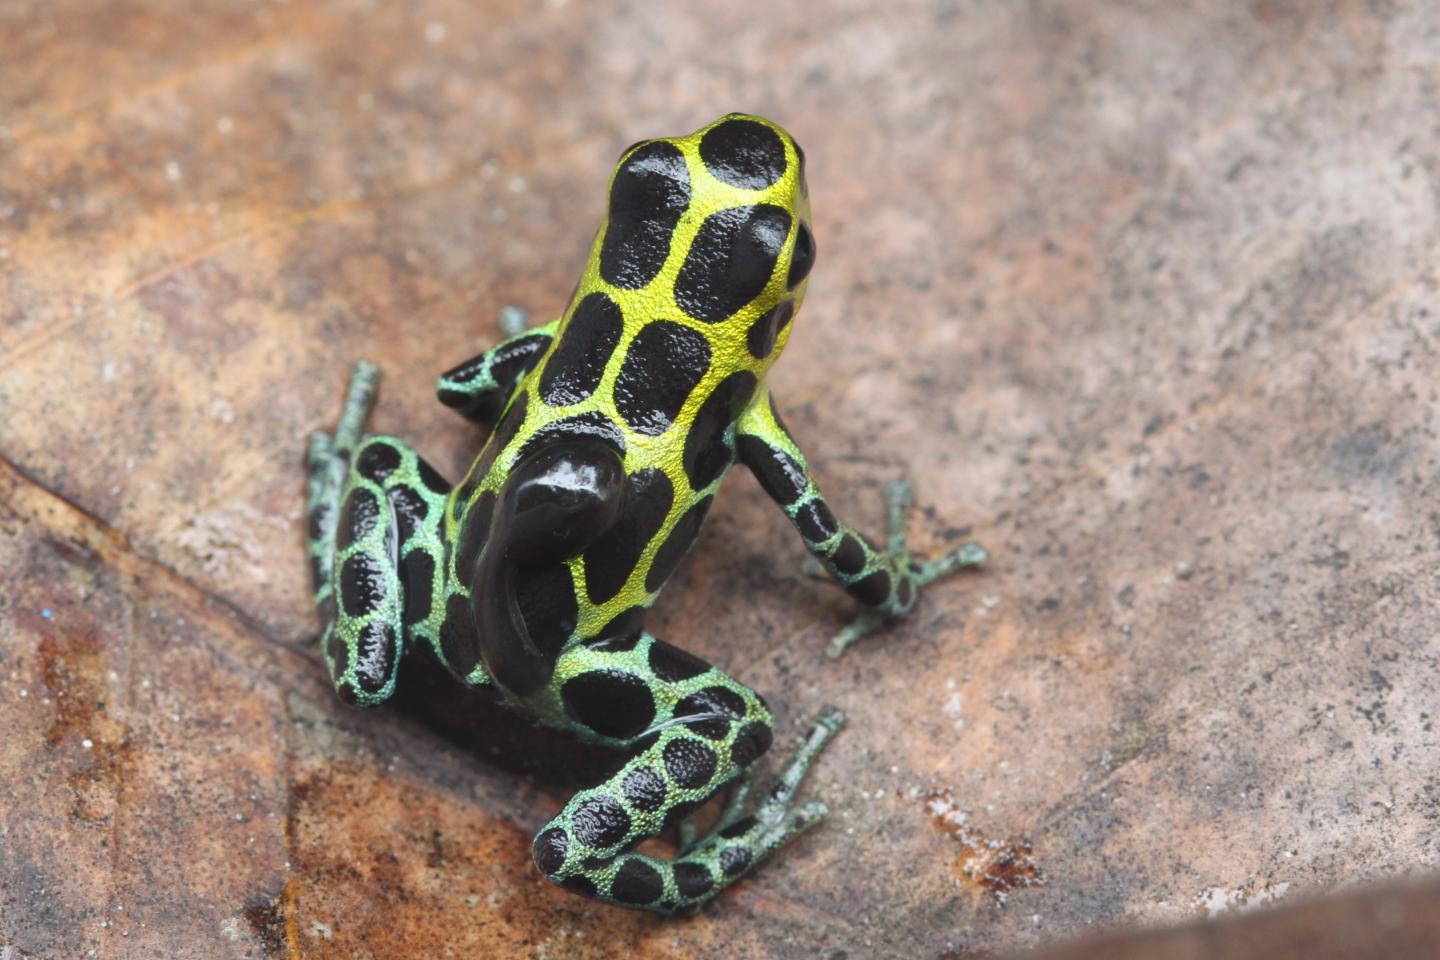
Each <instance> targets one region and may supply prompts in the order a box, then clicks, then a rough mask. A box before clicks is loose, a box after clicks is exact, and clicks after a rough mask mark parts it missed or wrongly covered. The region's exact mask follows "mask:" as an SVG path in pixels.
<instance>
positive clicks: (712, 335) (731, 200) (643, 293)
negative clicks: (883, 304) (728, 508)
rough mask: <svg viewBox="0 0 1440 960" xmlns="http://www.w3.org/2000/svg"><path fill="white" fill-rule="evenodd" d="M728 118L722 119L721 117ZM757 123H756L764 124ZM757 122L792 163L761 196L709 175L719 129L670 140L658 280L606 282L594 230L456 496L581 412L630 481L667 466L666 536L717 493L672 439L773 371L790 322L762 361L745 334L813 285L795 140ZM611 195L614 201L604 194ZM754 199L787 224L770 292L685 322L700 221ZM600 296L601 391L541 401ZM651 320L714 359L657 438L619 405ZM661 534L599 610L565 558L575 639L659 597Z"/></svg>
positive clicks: (489, 480) (491, 480) (600, 236)
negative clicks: (617, 438) (512, 433)
mask: <svg viewBox="0 0 1440 960" xmlns="http://www.w3.org/2000/svg"><path fill="white" fill-rule="evenodd" d="M724 119H725V118H721V120H724ZM751 119H755V120H759V118H751ZM719 122H721V121H716V123H719ZM759 122H762V123H766V124H767V126H770V127H771V128H772V129H774V130H775V131H776V132H777V133H779V134H780V141H781V143H782V144H783V145H784V149H785V157H786V166H785V173H784V174H783V175H782V176H781V177H780V179H779V180H778V181H776V182H775V183H774V184H772V185H771V186H769V187H766V188H764V189H760V190H746V189H741V188H739V187H734V186H731V185H729V184H727V183H724V182H723V181H721V180H718V179H716V178H715V177H714V176H713V175H711V173H710V172H709V170H708V168H707V167H706V166H705V164H704V162H703V161H702V160H701V159H700V153H699V151H700V139H701V137H702V136H703V135H704V134H705V132H706V131H707V130H709V129H710V127H712V126H714V124H710V125H709V126H706V127H703V128H701V129H700V130H697V131H696V132H694V133H692V134H690V135H689V136H685V137H671V138H664V142H666V143H670V144H673V145H674V146H675V147H677V148H678V149H679V150H680V152H681V153H682V154H683V155H684V157H685V165H686V168H687V170H688V172H689V175H690V184H691V193H692V199H691V201H690V205H689V208H688V209H687V210H686V211H685V212H684V213H683V214H682V215H681V217H680V221H679V224H678V225H677V226H676V228H675V231H674V233H673V234H672V235H671V241H670V253H669V256H668V257H666V259H665V264H664V266H663V267H661V269H660V272H659V274H658V275H657V276H656V277H655V279H654V280H652V281H651V282H650V283H648V284H646V285H645V286H643V287H641V288H639V289H636V290H626V289H622V288H620V287H616V286H614V285H612V284H608V283H606V282H605V281H604V280H603V279H601V277H600V248H601V242H602V241H603V240H604V237H605V230H606V225H605V224H602V225H601V226H600V229H599V230H598V231H596V234H595V241H594V243H592V244H591V246H590V256H589V257H588V258H587V259H586V261H585V271H584V272H583V273H582V274H581V275H580V283H579V285H578V286H577V287H576V289H575V293H574V295H573V296H572V297H571V298H570V304H569V306H568V307H567V308H566V310H565V312H564V313H563V314H562V315H561V316H560V317H559V319H558V320H556V321H554V322H553V333H552V335H553V337H554V340H553V341H552V343H551V346H550V348H549V349H548V350H547V351H546V352H545V354H544V356H543V357H542V358H541V360H540V361H539V362H538V363H537V364H536V365H535V367H534V368H533V369H532V370H531V372H530V373H529V374H528V375H527V376H525V377H524V378H523V379H522V380H521V381H520V383H519V384H518V385H517V388H516V396H517V397H518V396H519V395H521V394H524V395H526V396H527V398H528V402H527V404H526V415H525V420H524V423H523V425H522V426H521V427H520V429H519V431H518V433H517V436H516V439H515V440H514V441H512V442H511V443H510V445H509V446H508V447H507V448H506V449H505V450H504V451H503V452H501V453H500V455H499V456H498V457H496V458H495V460H494V462H493V463H492V464H491V465H490V467H489V469H488V470H485V471H484V473H483V475H481V476H477V475H476V473H477V467H480V466H482V465H483V461H482V460H478V459H477V460H476V462H475V463H474V464H472V465H471V468H470V472H469V473H467V474H466V476H465V478H464V479H463V480H462V481H461V484H460V486H459V487H458V488H457V495H458V491H459V490H463V489H465V488H467V487H470V486H472V485H473V486H474V493H473V494H472V495H471V497H470V499H469V501H468V503H474V502H475V500H477V499H478V498H479V497H480V496H481V494H483V493H484V492H485V491H487V490H490V491H495V490H499V488H500V486H501V484H503V483H504V482H505V480H506V478H507V476H508V475H509V471H510V469H511V467H512V466H513V465H514V463H515V459H516V456H517V454H518V452H519V450H520V448H521V447H522V446H524V443H525V440H526V439H527V438H529V437H532V436H534V435H535V434H536V432H538V431H539V430H541V429H542V428H543V427H545V425H547V424H550V423H554V422H556V421H558V420H562V419H564V418H566V417H570V416H573V415H575V414H577V413H585V412H590V411H596V412H599V413H601V414H604V415H605V416H606V417H607V418H608V419H609V420H610V421H611V422H612V423H614V424H615V425H616V426H617V427H619V428H620V431H621V432H622V434H623V435H624V440H625V453H624V469H625V473H626V474H627V475H628V474H633V473H635V472H637V471H639V470H643V469H645V468H646V467H656V468H659V469H660V470H663V471H664V472H665V474H666V475H667V476H668V477H669V478H670V482H671V484H672V486H673V488H674V490H675V491H676V492H677V496H676V497H675V501H674V503H673V504H672V505H671V507H670V511H669V513H668V515H667V517H666V520H665V524H664V527H663V531H668V530H669V529H671V528H672V527H673V526H674V524H675V522H676V521H677V520H679V519H680V517H681V516H682V515H683V514H684V513H685V511H686V510H688V509H690V507H692V506H693V505H694V504H695V502H696V501H698V500H700V499H702V498H703V497H705V496H707V495H709V494H711V493H713V492H714V490H715V488H717V487H718V486H719V485H720V480H721V478H722V477H723V473H722V474H721V477H717V478H716V479H715V480H714V482H712V483H711V484H709V485H708V486H706V487H704V488H703V489H701V490H692V489H691V487H690V484H689V482H688V480H687V478H686V476H685V471H684V469H683V468H682V466H681V451H682V449H683V446H682V444H681V443H677V442H676V438H677V437H683V436H685V434H686V433H687V431H688V430H689V429H690V427H691V425H692V424H693V423H694V420H695V414H696V413H697V412H698V411H699V409H700V405H701V403H703V402H704V400H705V398H706V397H708V396H709V395H710V393H711V391H712V390H713V389H714V388H715V385H716V384H718V383H720V381H722V380H724V379H725V378H726V377H727V376H729V375H730V374H732V373H734V372H735V371H737V370H748V371H750V372H751V373H753V374H754V375H755V378H756V380H757V381H759V382H762V383H763V381H764V379H765V374H766V372H767V371H768V370H769V369H770V365H771V364H772V363H774V362H775V359H776V358H777V357H779V356H780V351H781V350H783V349H784V347H785V344H786V342H788V341H789V339H790V331H791V328H792V325H791V324H786V325H785V327H784V329H782V330H781V331H780V332H779V336H778V337H777V339H776V345H775V349H774V350H772V351H771V352H770V353H769V354H768V355H766V356H765V357H763V358H761V359H756V358H755V357H753V356H751V354H750V351H749V350H748V349H747V348H746V344H745V337H746V332H747V331H748V330H749V329H750V326H751V324H752V323H753V322H754V321H755V320H756V319H757V318H759V317H760V316H761V315H762V314H764V313H766V312H767V311H768V310H770V309H771V308H773V307H774V306H775V305H776V304H777V303H779V302H780V301H781V300H782V299H785V298H786V297H789V298H790V299H791V300H792V302H793V304H794V306H795V308H796V309H797V310H798V308H799V306H800V304H801V302H802V301H803V300H804V297H805V288H806V286H807V285H808V279H807V280H804V281H801V283H800V284H799V285H798V286H797V287H796V288H795V289H794V290H793V291H789V290H786V288H785V278H786V274H787V272H788V271H789V268H790V259H791V257H792V255H793V253H794V245H795V234H796V232H797V231H798V230H799V229H800V225H801V224H802V223H809V220H810V201H809V198H808V197H807V196H806V195H805V191H804V190H803V189H802V185H801V181H800V162H799V157H798V156H797V154H796V151H795V145H794V142H793V141H792V140H791V139H790V137H789V136H788V135H787V134H785V133H784V131H783V130H781V129H780V128H779V127H778V126H775V125H773V124H769V123H768V121H759ZM653 142H655V141H645V143H653ZM640 146H641V144H637V145H636V146H635V147H632V148H631V149H629V150H627V151H626V152H625V153H624V154H623V155H622V156H621V158H620V164H623V163H624V160H625V158H626V157H628V156H629V155H630V154H631V153H633V152H635V150H636V149H638V148H639V147H640ZM619 169H620V166H619V165H618V164H617V167H616V172H618V171H619ZM614 179H615V173H612V174H611V181H610V182H611V184H612V185H613V183H614ZM606 193H607V195H608V193H609V190H608V188H607V191H606ZM758 203H768V204H774V205H776V206H779V207H781V208H783V209H785V210H787V211H788V212H789V213H790V220H791V224H790V232H789V234H788V235H787V237H786V239H785V247H784V252H783V253H782V254H781V256H780V258H779V261H778V262H777V263H776V265H775V269H774V271H773V273H772V275H771V277H770V279H769V281H768V282H767V283H766V285H765V288H764V290H763V291H762V293H761V294H760V295H759V296H758V297H756V298H755V299H754V300H752V301H751V302H750V303H748V304H747V305H745V306H743V307H741V308H740V310H739V311H737V312H736V313H735V314H733V315H732V318H731V319H728V320H726V321H725V322H724V323H714V324H711V323H704V322H702V321H700V320H695V319H693V318H691V317H689V316H687V315H686V314H685V312H684V311H683V310H682V309H681V308H680V307H679V306H678V305H677V304H676V302H675V294H674V288H675V280H676V277H677V276H678V274H679V273H680V267H681V264H683V263H684V262H685V258H686V255H687V254H688V253H689V251H690V247H691V245H692V244H693V243H694V241H695V235H696V233H697V232H698V231H699V230H700V225H701V223H702V222H704V220H705V218H706V217H707V216H709V215H710V214H712V213H715V212H716V211H719V210H725V209H728V208H731V207H740V206H746V205H750V204H758ZM597 291H599V292H603V293H605V294H606V295H608V296H609V297H610V298H611V299H613V300H614V301H615V302H616V303H617V304H619V306H620V309H621V311H622V313H623V315H624V327H623V332H622V333H621V337H620V343H619V346H618V347H617V348H616V349H615V351H614V352H613V353H612V354H611V355H610V360H609V362H608V363H607V364H606V366H605V373H604V375H603V376H602V377H601V380H600V385H599V387H598V388H596V390H595V392H594V393H592V394H591V395H590V396H589V397H588V398H587V399H585V400H583V401H581V402H580V403H576V404H571V405H567V406H563V407H553V406H550V405H548V404H546V403H544V402H542V401H541V399H540V396H539V381H540V371H541V370H542V369H544V366H545V361H546V360H548V359H549V357H550V356H551V354H553V353H554V352H555V349H556V347H557V346H558V345H559V343H560V342H561V339H562V338H563V337H564V335H565V331H566V327H567V325H568V323H569V320H570V317H571V315H572V314H573V313H574V310H575V306H576V304H578V303H580V302H581V301H582V300H584V299H585V297H586V296H588V295H589V294H591V293H594V292H597ZM655 318H665V319H667V320H670V321H673V322H676V323H680V324H683V325H684V326H686V327H689V328H690V329H692V330H695V331H696V332H697V333H699V334H701V335H702V336H704V337H705V338H706V340H707V341H708V342H709V344H710V350H711V362H710V368H709V370H708V371H707V372H706V373H705V375H704V377H703V379H701V381H700V382H699V384H698V385H697V386H696V387H695V389H694V390H693V391H692V392H691V393H690V396H689V398H688V399H687V400H686V401H685V404H684V406H683V407H682V408H681V410H680V413H679V415H678V416H677V417H676V418H675V423H674V425H673V426H671V427H670V428H669V429H668V430H666V431H665V432H664V433H662V434H660V435H658V436H646V435H645V434H642V433H638V432H636V431H635V430H633V429H631V428H630V427H629V425H628V424H627V423H626V421H625V419H624V418H623V417H621V416H620V415H619V412H618V411H617V410H616V408H615V400H614V384H615V378H616V377H617V376H618V375H619V372H620V366H621V364H622V363H623V362H624V359H625V356H626V351H627V347H628V346H629V344H630V342H631V341H633V340H634V338H635V336H636V335H637V334H639V332H640V330H641V329H642V328H644V327H645V326H646V325H647V324H648V323H650V322H652V321H653V320H654V319H655ZM551 326H552V325H547V327H546V328H543V329H551ZM511 402H512V403H514V400H513V399H512V401H511ZM756 405H758V406H759V407H760V408H761V409H766V408H767V406H768V401H767V399H766V391H765V389H764V388H763V387H762V388H761V389H760V390H759V391H757V392H756V395H755V399H754V401H752V406H756ZM468 503H467V506H468ZM447 518H448V519H447V521H446V539H447V540H450V541H452V542H453V541H454V540H455V539H458V537H459V531H458V527H459V522H458V521H457V520H455V518H454V514H453V511H452V512H450V513H447ZM663 531H662V535H660V536H656V537H655V538H654V539H653V540H652V541H651V543H650V544H649V546H648V547H647V548H646V550H645V552H644V554H643V555H642V558H641V561H640V563H639V564H638V565H637V566H636V567H635V569H634V571H633V572H632V573H631V575H630V577H629V579H628V580H627V581H626V583H625V586H624V587H623V588H622V589H621V591H620V592H619V593H618V594H617V595H616V596H615V597H613V598H612V599H610V600H608V601H606V602H605V603H604V604H602V605H600V606H598V607H597V606H595V605H593V604H591V603H590V602H589V601H588V599H585V596H584V595H585V565H584V562H583V560H582V558H581V557H580V556H575V557H573V558H571V560H570V561H569V566H570V572H571V575H572V576H573V577H574V581H575V587H576V595H577V596H578V597H580V624H579V630H578V631H577V632H578V635H579V636H593V635H594V633H595V631H597V630H598V629H599V628H600V627H601V626H602V625H603V624H604V623H606V622H607V621H608V620H609V619H610V618H611V617H613V616H615V615H616V614H618V613H620V612H621V611H623V610H626V609H628V608H630V607H632V606H636V605H645V606H648V605H649V604H650V603H651V602H653V601H654V599H655V597H656V596H658V594H659V590H656V591H653V592H652V591H647V590H646V589H645V585H644V584H645V574H646V572H647V571H648V570H649V567H650V564H651V561H652V560H653V559H654V556H655V552H656V550H657V549H658V548H659V545H660V542H661V541H662V540H663ZM483 670H484V667H483V665H477V667H476V673H475V674H472V676H471V677H470V678H469V679H470V682H476V681H481V682H483V680H484V676H483Z"/></svg>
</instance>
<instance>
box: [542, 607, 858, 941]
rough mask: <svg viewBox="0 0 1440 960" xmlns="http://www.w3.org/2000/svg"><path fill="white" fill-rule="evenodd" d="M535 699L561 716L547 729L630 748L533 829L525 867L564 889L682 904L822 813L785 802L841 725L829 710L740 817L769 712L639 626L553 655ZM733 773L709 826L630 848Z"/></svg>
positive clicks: (767, 733) (650, 905)
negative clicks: (663, 852)
mask: <svg viewBox="0 0 1440 960" xmlns="http://www.w3.org/2000/svg"><path fill="white" fill-rule="evenodd" d="M546 696H547V697H548V698H549V699H550V700H551V701H552V702H553V704H554V709H555V710H557V711H560V712H563V717H564V719H563V721H559V722H558V725H560V726H566V727H569V728H571V729H573V730H575V731H576V732H577V733H579V734H581V735H582V736H585V737H587V738H589V739H592V740H597V741H600V742H604V743H608V744H610V745H611V746H614V747H616V748H618V749H620V750H622V751H624V752H626V753H627V754H628V755H629V758H628V759H627V760H626V762H625V763H624V765H622V766H621V767H620V769H619V770H617V771H616V772H615V773H614V774H613V775H612V776H611V777H610V778H609V779H608V780H606V781H605V782H604V783H601V784H600V785H598V786H596V787H592V788H590V789H588V790H582V791H580V792H579V793H577V794H575V796H574V797H572V798H571V800H570V802H569V803H567V804H566V805H565V808H564V809H563V810H561V811H560V813H559V814H558V815H557V816H556V817H555V818H554V819H553V820H551V821H550V822H549V823H548V824H546V826H545V827H544V829H542V830H541V831H540V833H539V834H538V835H537V836H536V837H535V842H534V847H533V852H534V855H535V863H536V865H537V866H539V868H540V870H541V871H542V872H543V873H544V874H545V875H546V876H547V877H549V878H550V879H551V880H554V881H556V882H558V883H560V884H561V885H562V886H564V887H565V888H566V889H568V890H571V891H574V892H576V893H580V894H583V895H585V896H587V897H594V898H596V899H598V900H604V901H607V902H610V903H618V904H621V905H624V906H629V907H639V908H642V909H646V910H653V911H655V912H657V913H668V914H680V913H688V912H692V911H693V910H695V909H697V908H698V907H699V906H700V905H701V904H703V903H705V902H706V901H708V900H709V899H710V898H712V897H714V896H715V895H716V894H717V893H719V892H720V891H721V890H723V889H724V888H725V887H727V886H729V885H730V884H731V883H734V882H735V881H736V880H738V879H739V878H740V877H741V876H743V875H744V874H745V873H746V872H748V871H749V870H751V869H752V868H753V867H754V866H755V865H756V864H758V863H759V862H760V861H761V860H763V859H764V858H765V857H766V856H768V855H769V854H770V853H772V852H774V851H775V850H777V849H779V848H780V847H782V846H784V845H785V844H786V843H787V842H789V841H790V840H791V839H792V838H794V837H795V836H797V835H798V834H800V833H801V832H803V831H804V830H806V829H808V828H809V827H811V826H814V825H815V824H816V823H819V822H820V821H821V820H822V819H823V818H824V816H825V807H824V805H823V804H821V803H819V802H818V801H811V802H809V803H805V804H801V805H799V806H792V800H793V798H794V794H795V790H796V789H797V788H798V787H799V785H800V781H801V779H802V778H803V777H804V775H805V771H806V769H807V768H808V767H809V765H810V763H811V762H812V761H813V760H814V758H815V756H816V755H817V754H818V753H819V751H820V749H821V748H822V747H823V746H824V745H825V742H826V741H827V740H829V738H830V737H831V736H832V735H833V734H834V733H835V731H837V730H838V729H839V728H840V724H841V723H842V717H841V716H840V713H839V711H836V710H834V709H832V708H827V709H826V710H825V711H823V712H822V713H821V715H820V717H819V719H818V720H817V722H816V726H815V728H814V730H813V731H812V732H811V734H810V736H809V737H808V739H807V740H806V741H805V742H804V744H802V746H801V747H800V749H799V751H797V753H796V754H795V756H794V758H793V759H792V761H791V763H790V764H789V765H788V766H787V768H786V769H785V771H784V772H782V773H781V775H780V777H779V779H778V780H777V782H776V784H775V786H774V787H773V788H772V789H771V790H770V791H769V792H768V793H767V794H766V795H765V800H764V801H763V802H762V803H761V804H759V805H758V806H757V808H756V809H755V810H754V811H752V812H751V813H749V814H746V812H745V811H744V809H743V807H744V803H743V800H744V795H745V793H746V792H748V780H747V779H746V777H747V776H748V773H749V771H750V768H751V765H752V764H754V763H755V761H756V760H757V759H758V758H759V757H760V755H761V754H763V753H764V752H765V751H766V750H767V749H769V747H770V742H771V738H772V732H771V717H770V711H769V710H768V709H767V708H766V706H765V704H764V702H763V701H762V700H761V699H760V697H759V696H758V695H757V694H756V693H755V692H754V691H752V690H750V688H748V687H746V686H745V685H743V684H741V683H739V682H738V681H736V680H735V679H733V678H731V677H729V676H727V675H726V674H724V673H723V672H721V671H720V670H718V669H716V668H715V667H713V666H711V665H710V664H708V663H706V662H705V661H703V660H701V659H699V658H698V657H695V656H692V655H690V654H688V653H685V652H684V651H682V650H679V649H677V648H675V647H672V646H670V645H669V644H666V643H663V642H661V641H659V640H657V639H655V638H654V637H652V636H651V635H650V634H648V633H643V632H642V633H637V634H633V635H631V636H630V637H628V638H625V639H623V640H618V641H617V640H609V641H599V642H593V643H592V645H591V646H584V645H582V646H576V647H572V648H571V649H570V650H568V651H566V652H565V653H563V654H561V656H560V658H559V659H558V660H557V662H556V665H555V674H554V677H553V679H552V681H551V684H550V686H549V690H548V692H547V694H546ZM737 778H740V779H739V783H740V784H741V787H740V790H739V792H738V795H736V794H732V798H731V802H730V803H729V804H728V805H727V807H726V810H725V812H724V814H723V815H722V817H721V819H720V821H719V822H718V823H717V824H716V826H715V828H714V829H713V830H711V831H710V833H708V834H707V835H705V836H704V837H701V838H699V839H698V840H697V839H688V840H687V841H682V844H683V845H682V847H681V849H680V850H679V851H678V852H677V853H676V855H675V856H674V857H672V858H669V859H665V858H660V857H653V856H647V855H644V854H638V853H630V852H629V851H630V850H631V849H633V848H634V847H635V845H636V844H638V843H639V842H640V841H642V840H644V839H645V838H647V837H652V836H655V835H656V834H658V833H660V832H661V831H663V830H664V829H665V828H667V827H669V826H672V825H674V824H676V823H681V822H683V821H684V820H685V819H686V818H687V817H688V815H689V814H690V813H691V812H692V811H693V810H695V808H697V807H699V806H700V805H701V804H703V803H704V802H705V801H706V800H708V799H709V798H710V797H712V796H714V795H715V794H716V793H717V792H719V791H720V790H721V789H722V788H724V787H725V785H726V784H729V783H732V782H734V781H736V780H737Z"/></svg>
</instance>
